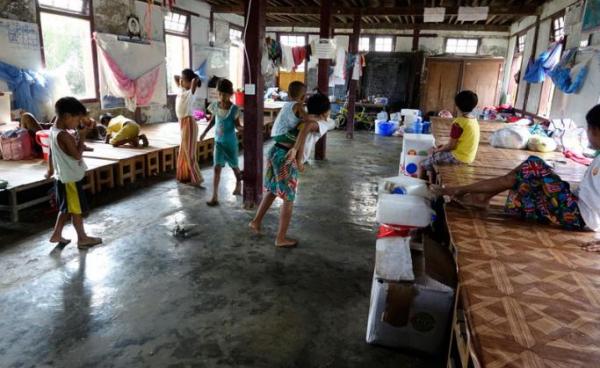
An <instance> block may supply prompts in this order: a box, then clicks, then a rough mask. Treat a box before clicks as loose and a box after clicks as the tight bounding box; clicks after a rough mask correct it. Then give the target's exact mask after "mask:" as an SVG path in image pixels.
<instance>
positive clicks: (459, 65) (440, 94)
mask: <svg viewBox="0 0 600 368" xmlns="http://www.w3.org/2000/svg"><path fill="white" fill-rule="evenodd" d="M503 65H504V59H503V58H492V57H490V58H481V57H429V58H427V60H426V62H425V73H424V78H423V81H422V85H421V91H422V93H421V96H422V97H421V110H422V111H423V112H424V113H426V112H428V111H435V112H438V111H440V110H449V111H451V112H452V113H453V114H454V115H456V114H457V110H456V106H455V105H454V96H455V95H456V94H457V93H458V92H460V91H462V90H466V89H468V90H471V91H473V92H475V93H477V96H478V97H479V104H478V108H480V109H481V108H483V107H485V106H496V105H497V104H498V101H499V98H500V86H501V83H502V67H503Z"/></svg>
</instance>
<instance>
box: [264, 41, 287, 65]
mask: <svg viewBox="0 0 600 368" xmlns="http://www.w3.org/2000/svg"><path fill="white" fill-rule="evenodd" d="M265 43H266V45H267V47H266V48H267V51H268V54H269V58H270V59H271V60H273V62H274V63H275V65H276V66H278V65H281V63H282V57H283V55H282V49H281V44H280V43H279V42H277V41H276V40H274V39H272V38H271V37H267V38H266V39H265Z"/></svg>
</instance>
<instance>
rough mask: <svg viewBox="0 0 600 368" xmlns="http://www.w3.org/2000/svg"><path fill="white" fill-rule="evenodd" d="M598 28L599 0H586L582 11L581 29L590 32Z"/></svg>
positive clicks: (599, 18) (599, 19) (599, 23)
mask: <svg viewBox="0 0 600 368" xmlns="http://www.w3.org/2000/svg"><path fill="white" fill-rule="evenodd" d="M597 29H600V0H587V1H586V2H585V9H584V11H583V21H582V26H581V30H582V31H583V32H590V31H594V30H597Z"/></svg>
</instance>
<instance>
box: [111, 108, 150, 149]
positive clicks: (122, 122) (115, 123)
mask: <svg viewBox="0 0 600 368" xmlns="http://www.w3.org/2000/svg"><path fill="white" fill-rule="evenodd" d="M100 124H102V125H103V126H105V127H106V143H110V144H112V145H113V147H119V146H122V145H125V144H129V145H131V146H132V147H139V145H140V142H142V146H143V147H147V146H148V138H147V137H146V136H145V135H144V134H140V126H139V125H138V123H136V122H135V121H133V120H131V119H128V118H126V117H125V116H123V115H119V116H115V117H113V116H112V115H110V114H104V115H102V116H100ZM113 134H114V136H113Z"/></svg>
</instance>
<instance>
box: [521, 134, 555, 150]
mask: <svg viewBox="0 0 600 368" xmlns="http://www.w3.org/2000/svg"><path fill="white" fill-rule="evenodd" d="M556 147H557V144H556V142H555V141H554V139H552V138H549V137H542V136H540V135H534V136H532V137H531V138H529V142H527V148H529V150H530V151H536V152H552V151H555V150H556Z"/></svg>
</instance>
